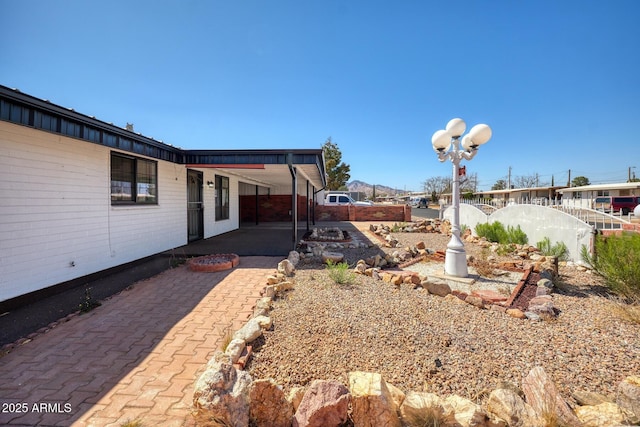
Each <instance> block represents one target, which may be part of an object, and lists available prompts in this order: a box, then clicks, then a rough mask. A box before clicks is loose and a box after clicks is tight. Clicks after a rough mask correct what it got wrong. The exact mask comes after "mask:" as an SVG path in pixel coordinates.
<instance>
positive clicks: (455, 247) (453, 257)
mask: <svg viewBox="0 0 640 427" xmlns="http://www.w3.org/2000/svg"><path fill="white" fill-rule="evenodd" d="M444 272H445V274H447V275H449V276H455V277H467V276H468V275H469V270H468V269H467V253H466V251H465V250H464V244H463V243H462V241H461V240H460V238H459V237H458V236H456V235H455V234H454V235H453V236H451V241H450V242H449V245H447V252H446V255H445V257H444Z"/></svg>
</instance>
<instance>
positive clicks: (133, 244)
mask: <svg viewBox="0 0 640 427" xmlns="http://www.w3.org/2000/svg"><path fill="white" fill-rule="evenodd" d="M110 153H111V150H110V149H109V148H107V147H102V146H99V145H97V144H92V143H89V142H84V141H80V140H76V139H73V138H68V137H65V136H60V135H56V134H52V133H48V132H43V131H38V130H34V129H31V128H28V127H24V126H19V125H15V124H12V123H7V122H0V301H4V300H7V299H9V298H13V297H16V296H19V295H22V294H25V293H28V292H32V291H35V290H38V289H42V288H46V287H48V286H52V285H55V284H58V283H61V282H64V281H67V280H71V279H74V278H77V277H81V276H84V275H87V274H91V273H94V272H97V271H100V270H104V269H106V268H110V267H114V266H116V265H120V264H123V263H126V262H130V261H133V260H136V259H139V258H142V257H145V256H149V255H153V254H155V253H158V252H162V251H165V250H168V249H171V248H174V247H177V246H181V245H184V244H186V243H187V214H186V170H185V168H184V166H182V165H175V164H173V163H169V162H164V161H158V187H159V189H158V200H159V204H158V205H153V206H111V202H110V167H109V164H110ZM234 187H235V188H237V185H235V186H234ZM205 194H206V193H205ZM236 199H237V197H235V198H233V200H235V203H237V200H236ZM235 212H236V216H237V207H236V209H235ZM236 223H237V220H236ZM236 228H237V225H236ZM205 231H206V228H205ZM212 231H215V230H212ZM208 234H209V233H208ZM216 234H218V233H216ZM211 235H213V234H211ZM72 263H73V266H72Z"/></svg>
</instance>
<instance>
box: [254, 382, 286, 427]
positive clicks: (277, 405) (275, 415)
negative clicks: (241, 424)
mask: <svg viewBox="0 0 640 427" xmlns="http://www.w3.org/2000/svg"><path fill="white" fill-rule="evenodd" d="M249 401H250V405H249V418H250V419H251V421H252V422H254V423H255V424H256V425H258V426H270V427H290V426H291V420H292V418H293V405H292V404H291V402H289V401H288V400H287V398H286V397H285V395H284V391H282V387H280V386H278V384H276V383H275V382H274V381H273V380H272V379H270V378H269V379H264V380H256V381H254V382H253V383H252V384H251V387H250V391H249Z"/></svg>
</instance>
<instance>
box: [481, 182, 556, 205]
mask: <svg viewBox="0 0 640 427" xmlns="http://www.w3.org/2000/svg"><path fill="white" fill-rule="evenodd" d="M563 188H565V186H542V187H530V188H511V189H504V190H488V191H482V192H477V193H474V196H475V197H477V198H479V199H481V200H486V201H487V202H488V203H489V204H493V205H495V206H499V207H500V206H506V205H507V204H509V203H538V204H548V203H549V202H551V201H553V200H556V199H558V198H559V197H560V195H559V193H560V191H559V190H561V189H563Z"/></svg>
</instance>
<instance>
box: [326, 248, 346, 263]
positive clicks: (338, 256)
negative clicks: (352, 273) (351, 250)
mask: <svg viewBox="0 0 640 427" xmlns="http://www.w3.org/2000/svg"><path fill="white" fill-rule="evenodd" d="M342 260H344V254H342V253H340V252H328V251H327V252H322V262H323V263H327V262H328V261H331V262H333V263H339V262H342Z"/></svg>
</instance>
